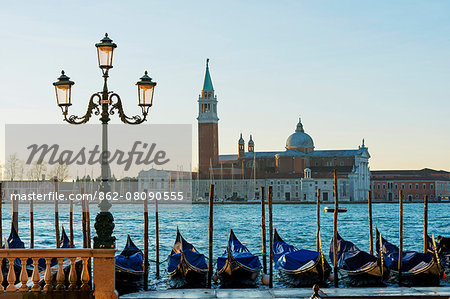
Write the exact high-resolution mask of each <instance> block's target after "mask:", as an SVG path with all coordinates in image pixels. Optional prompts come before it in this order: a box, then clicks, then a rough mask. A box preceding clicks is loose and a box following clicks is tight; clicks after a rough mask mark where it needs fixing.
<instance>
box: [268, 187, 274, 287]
mask: <svg viewBox="0 0 450 299" xmlns="http://www.w3.org/2000/svg"><path fill="white" fill-rule="evenodd" d="M268 204H269V288H273V250H272V247H273V219H272V214H273V211H272V186H269V202H268Z"/></svg>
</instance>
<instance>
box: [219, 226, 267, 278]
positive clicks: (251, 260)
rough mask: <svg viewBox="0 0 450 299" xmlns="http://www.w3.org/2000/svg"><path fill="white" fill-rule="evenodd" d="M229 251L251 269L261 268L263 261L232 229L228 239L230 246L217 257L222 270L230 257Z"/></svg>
mask: <svg viewBox="0 0 450 299" xmlns="http://www.w3.org/2000/svg"><path fill="white" fill-rule="evenodd" d="M228 251H230V253H231V254H232V255H233V257H234V259H236V261H238V262H239V263H241V264H242V265H244V266H246V267H248V268H250V269H258V268H261V262H260V261H259V258H258V257H257V256H255V255H254V254H252V253H251V252H250V251H249V250H248V249H247V247H245V246H244V245H242V243H241V242H240V241H239V240H238V239H237V238H236V236H235V235H234V233H233V230H231V231H230V238H229V239H228V246H227V249H226V250H225V252H224V253H223V255H222V256H221V257H219V258H218V259H217V270H218V271H220V270H221V269H222V268H223V267H224V266H225V263H226V261H227V259H228Z"/></svg>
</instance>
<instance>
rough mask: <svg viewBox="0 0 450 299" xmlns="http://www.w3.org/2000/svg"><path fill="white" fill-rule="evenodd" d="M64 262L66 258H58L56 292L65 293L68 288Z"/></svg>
mask: <svg viewBox="0 0 450 299" xmlns="http://www.w3.org/2000/svg"><path fill="white" fill-rule="evenodd" d="M63 262H64V258H62V257H60V258H58V274H56V282H57V285H56V290H57V291H64V290H65V289H66V286H65V285H64V282H65V280H66V276H65V275H64V268H63Z"/></svg>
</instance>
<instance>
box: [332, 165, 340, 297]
mask: <svg viewBox="0 0 450 299" xmlns="http://www.w3.org/2000/svg"><path fill="white" fill-rule="evenodd" d="M338 209H339V199H338V183H337V170H336V169H334V213H333V272H334V287H335V288H338V287H339V275H338V269H337V220H338Z"/></svg>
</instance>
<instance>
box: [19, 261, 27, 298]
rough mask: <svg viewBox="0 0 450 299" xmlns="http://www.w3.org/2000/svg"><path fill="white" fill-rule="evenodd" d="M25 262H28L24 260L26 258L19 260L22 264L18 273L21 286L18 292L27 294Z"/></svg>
mask: <svg viewBox="0 0 450 299" xmlns="http://www.w3.org/2000/svg"><path fill="white" fill-rule="evenodd" d="M27 260H28V258H26V257H21V258H20V261H21V263H22V269H21V271H20V282H21V283H22V285H21V286H20V288H19V291H21V292H28V286H27V282H28V273H27Z"/></svg>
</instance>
